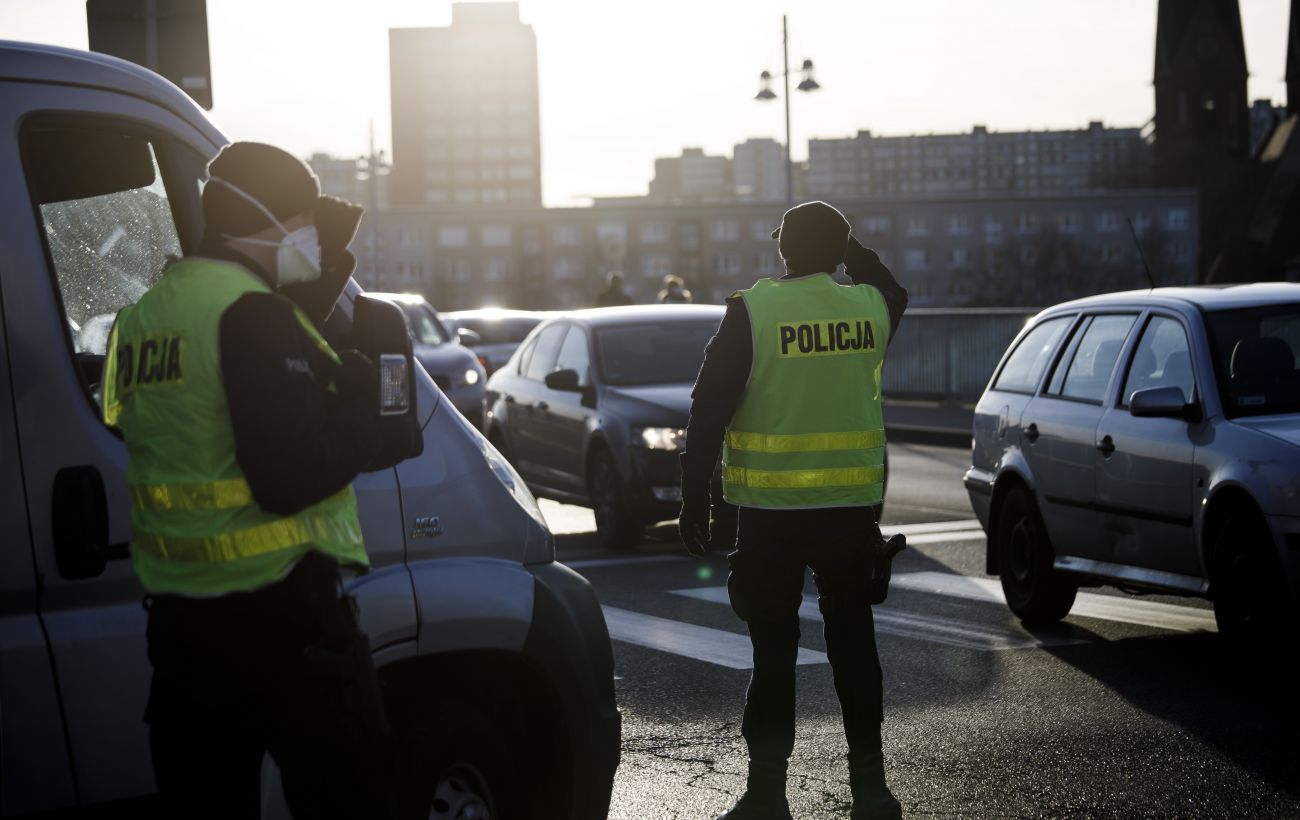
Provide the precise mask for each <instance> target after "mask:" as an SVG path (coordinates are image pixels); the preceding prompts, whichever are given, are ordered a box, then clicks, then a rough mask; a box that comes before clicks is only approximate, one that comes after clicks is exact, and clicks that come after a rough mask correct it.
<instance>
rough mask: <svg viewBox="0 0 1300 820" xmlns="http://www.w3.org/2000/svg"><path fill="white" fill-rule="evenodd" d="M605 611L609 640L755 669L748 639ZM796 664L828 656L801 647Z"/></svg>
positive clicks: (822, 660) (610, 609) (608, 608)
mask: <svg viewBox="0 0 1300 820" xmlns="http://www.w3.org/2000/svg"><path fill="white" fill-rule="evenodd" d="M724 592H725V590H724ZM601 609H602V610H604V612H605V625H606V626H608V627H609V637H610V638H612V639H614V640H616V641H622V642H623V643H630V644H635V645H636V646H644V647H647V648H649V649H657V650H659V651H661V652H668V653H671V654H673V655H680V656H682V657H685V658H693V659H695V660H697V661H705V662H706V663H712V664H716V665H718V666H725V667H728V668H730V669H752V668H753V666H754V662H753V648H752V647H751V646H750V644H749V636H748V635H739V634H737V633H735V632H725V631H723V630H721V629H712V628H710V627H707V626H697V625H695V624H690V623H685V622H683V621H674V620H672V619H670V618H660V617H658V616H655V615H645V614H643V613H640V612H630V611H628V610H626V609H616V608H614V607H612V606H603V607H601ZM796 663H798V664H799V665H801V666H804V665H808V664H816V663H827V659H826V653H824V652H814V651H813V650H811V649H804V648H802V647H800V649H799V656H798V660H797V661H796Z"/></svg>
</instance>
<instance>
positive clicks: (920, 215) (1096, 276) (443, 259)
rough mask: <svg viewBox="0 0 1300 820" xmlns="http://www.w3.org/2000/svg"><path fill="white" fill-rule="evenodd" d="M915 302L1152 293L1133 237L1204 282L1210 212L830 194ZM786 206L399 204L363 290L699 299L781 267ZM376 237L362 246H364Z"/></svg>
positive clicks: (536, 304) (1165, 200) (721, 294)
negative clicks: (620, 289)
mask: <svg viewBox="0 0 1300 820" xmlns="http://www.w3.org/2000/svg"><path fill="white" fill-rule="evenodd" d="M832 201H833V202H834V203H835V204H836V205H837V206H838V207H840V208H841V209H842V210H843V211H844V212H845V214H846V215H848V216H849V218H850V219H851V221H852V223H853V231H854V234H855V235H856V236H858V237H859V238H860V239H861V241H862V242H863V243H864V244H866V245H868V246H869V247H873V248H875V249H877V250H878V251H879V253H880V255H881V258H882V259H883V260H884V261H885V263H886V264H887V265H889V266H890V268H891V269H892V270H893V271H894V272H895V273H896V274H897V276H898V277H899V280H900V281H901V282H902V283H903V285H904V286H905V287H907V288H908V290H909V291H910V293H911V296H912V304H913V305H915V306H918V307H925V306H931V307H946V306H963V305H1005V306H1015V305H1029V306H1043V305H1048V304H1054V303H1056V302H1059V301H1061V300H1062V299H1065V298H1068V297H1070V296H1075V295H1084V294H1089V293H1099V292H1105V291H1110V290H1117V289H1123V288H1130V287H1145V286H1146V281H1147V280H1146V276H1145V274H1144V273H1143V268H1142V262H1141V259H1140V256H1139V253H1138V246H1137V245H1135V243H1134V241H1133V238H1132V235H1131V234H1130V231H1129V227H1128V222H1129V220H1132V222H1133V225H1134V229H1135V230H1136V232H1137V234H1138V237H1139V240H1138V241H1139V243H1140V245H1141V247H1142V251H1143V253H1144V254H1145V256H1146V258H1147V261H1148V262H1149V264H1150V266H1151V268H1152V273H1153V275H1154V277H1155V278H1156V280H1157V282H1158V283H1159V284H1161V285H1170V284H1187V283H1190V282H1193V281H1195V278H1196V272H1197V262H1198V251H1199V248H1198V245H1197V235H1198V230H1199V215H1198V206H1197V195H1196V193H1195V192H1194V191H1191V190H1179V189H1158V190H1147V189H1131V190H1122V191H1105V192H1082V193H1068V192H1062V193H1056V194H1042V193H1039V194H1033V193H1023V194H1018V195H1008V196H1000V197H997V198H989V197H987V196H981V195H971V196H960V197H958V196H948V197H917V196H908V197H897V196H895V197H873V198H870V199H867V198H857V199H832ZM783 211H784V203H745V202H732V203H694V204H692V203H671V204H670V203H659V202H654V201H652V200H650V199H648V198H647V199H643V200H640V201H637V202H633V201H626V200H625V201H621V202H609V203H599V204H598V205H597V206H596V207H591V208H545V209H544V208H504V209H494V210H493V211H492V212H490V213H489V212H487V211H482V210H479V211H476V210H473V209H466V210H430V209H426V208H420V209H416V208H410V209H393V210H389V211H386V212H383V213H380V214H378V215H377V218H376V219H377V221H376V234H377V240H376V241H377V243H378V244H377V247H375V248H374V251H375V254H374V259H375V260H376V261H375V263H374V264H372V265H366V264H364V261H365V260H366V259H368V258H370V257H369V256H368V254H367V253H366V252H362V253H358V256H359V257H360V258H361V259H362V260H363V265H362V269H361V273H360V276H359V278H360V281H361V283H362V285H363V286H365V287H367V288H376V289H381V290H409V291H418V292H422V293H424V294H425V295H426V296H428V297H429V298H430V299H431V301H433V303H434V304H435V305H437V306H438V307H439V308H440V309H457V308H468V307H481V306H485V305H500V306H505V307H520V308H531V309H546V308H558V309H563V308H579V307H588V306H590V305H592V304H593V301H594V299H595V296H596V294H597V292H598V291H599V290H600V288H601V287H602V286H603V285H604V277H605V275H606V274H607V273H608V272H609V271H612V270H621V271H622V272H623V273H624V275H625V277H626V281H627V284H628V287H629V289H630V291H631V292H632V293H633V295H634V296H635V297H636V298H637V300H638V301H642V302H650V301H653V299H654V295H655V293H656V292H657V291H658V289H659V288H660V287H661V285H662V280H663V277H664V276H665V275H666V274H670V273H671V274H676V275H678V276H681V277H683V278H684V279H685V280H686V285H687V287H689V288H690V289H691V290H692V291H693V292H694V293H695V297H696V301H699V302H720V301H721V300H722V299H724V298H725V297H726V296H727V294H729V293H731V292H732V291H734V290H736V289H738V288H743V287H748V286H749V285H751V284H752V283H753V282H754V281H756V280H757V279H759V278H762V277H775V276H780V275H781V274H782V273H783V272H784V267H783V264H782V262H781V258H780V255H779V254H778V252H777V243H776V241H774V240H773V239H772V238H771V231H772V229H773V228H774V227H776V226H777V225H778V224H779V223H780V219H781V214H782V212H783ZM362 240H365V237H364V236H363V237H362Z"/></svg>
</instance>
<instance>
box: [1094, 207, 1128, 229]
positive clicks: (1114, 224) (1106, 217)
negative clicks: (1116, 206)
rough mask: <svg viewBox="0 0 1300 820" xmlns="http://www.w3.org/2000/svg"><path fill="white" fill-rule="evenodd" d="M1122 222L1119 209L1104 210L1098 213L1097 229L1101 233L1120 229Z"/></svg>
mask: <svg viewBox="0 0 1300 820" xmlns="http://www.w3.org/2000/svg"><path fill="white" fill-rule="evenodd" d="M1122 224H1123V220H1122V219H1121V218H1120V213H1119V211H1102V212H1101V213H1099V214H1097V230H1098V231H1100V232H1101V233H1113V232H1115V231H1118V230H1119V229H1120V226H1121V225H1122Z"/></svg>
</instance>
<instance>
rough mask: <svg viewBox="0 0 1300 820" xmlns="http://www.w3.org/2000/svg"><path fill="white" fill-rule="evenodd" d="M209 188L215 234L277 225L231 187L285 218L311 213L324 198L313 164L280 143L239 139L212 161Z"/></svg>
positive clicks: (207, 211) (208, 218) (206, 201)
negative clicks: (270, 143)
mask: <svg viewBox="0 0 1300 820" xmlns="http://www.w3.org/2000/svg"><path fill="white" fill-rule="evenodd" d="M208 176H209V177H212V178H215V179H218V180H224V181H225V182H226V183H228V185H223V184H221V183H220V182H215V181H211V180H210V181H209V182H208V184H207V185H205V186H204V188H203V218H204V221H205V222H206V224H207V229H208V231H210V232H216V233H220V234H225V235H227V236H247V235H248V234H253V233H257V232H259V231H263V230H266V229H267V228H269V227H271V224H272V223H271V222H270V220H268V219H267V218H266V215H265V214H264V213H262V212H261V211H260V210H259V209H258V208H257V206H256V205H254V204H253V203H251V202H249V201H248V200H247V199H245V198H244V197H242V196H240V195H239V194H238V193H236V192H235V191H233V190H231V188H230V187H229V186H231V185H233V186H234V187H235V188H238V189H239V190H241V191H243V192H244V193H245V194H247V195H248V196H250V197H252V198H253V199H255V200H257V201H258V202H260V203H262V206H263V207H265V208H266V209H267V210H268V211H270V212H271V213H272V214H274V215H275V218H276V219H278V220H279V221H280V222H284V221H285V220H288V219H291V218H293V217H295V216H297V215H298V214H301V213H305V212H307V211H311V210H313V209H314V208H315V207H316V203H317V200H319V199H320V181H319V180H318V179H317V178H316V174H314V173H313V172H312V170H311V167H310V166H309V165H307V163H305V162H303V161H302V160H300V159H298V158H297V157H295V156H294V155H293V154H290V153H289V152H288V151H284V150H282V149H280V148H276V147H275V146H274V145H267V144H265V143H261V142H235V143H231V144H230V145H227V146H226V147H225V148H222V149H221V152H220V153H219V154H217V156H216V159H214V160H212V162H210V163H209V164H208Z"/></svg>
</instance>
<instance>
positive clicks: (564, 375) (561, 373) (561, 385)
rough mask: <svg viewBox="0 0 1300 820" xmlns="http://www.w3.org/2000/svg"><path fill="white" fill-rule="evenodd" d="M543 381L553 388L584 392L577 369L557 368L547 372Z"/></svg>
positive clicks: (570, 391)
mask: <svg viewBox="0 0 1300 820" xmlns="http://www.w3.org/2000/svg"><path fill="white" fill-rule="evenodd" d="M543 381H545V382H546V386H547V387H549V388H551V389H552V390H562V391H564V392H566V393H581V392H582V388H581V387H579V386H578V371H576V370H569V369H566V370H556V371H554V372H552V373H547V374H546V378H545V379H544V380H543Z"/></svg>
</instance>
